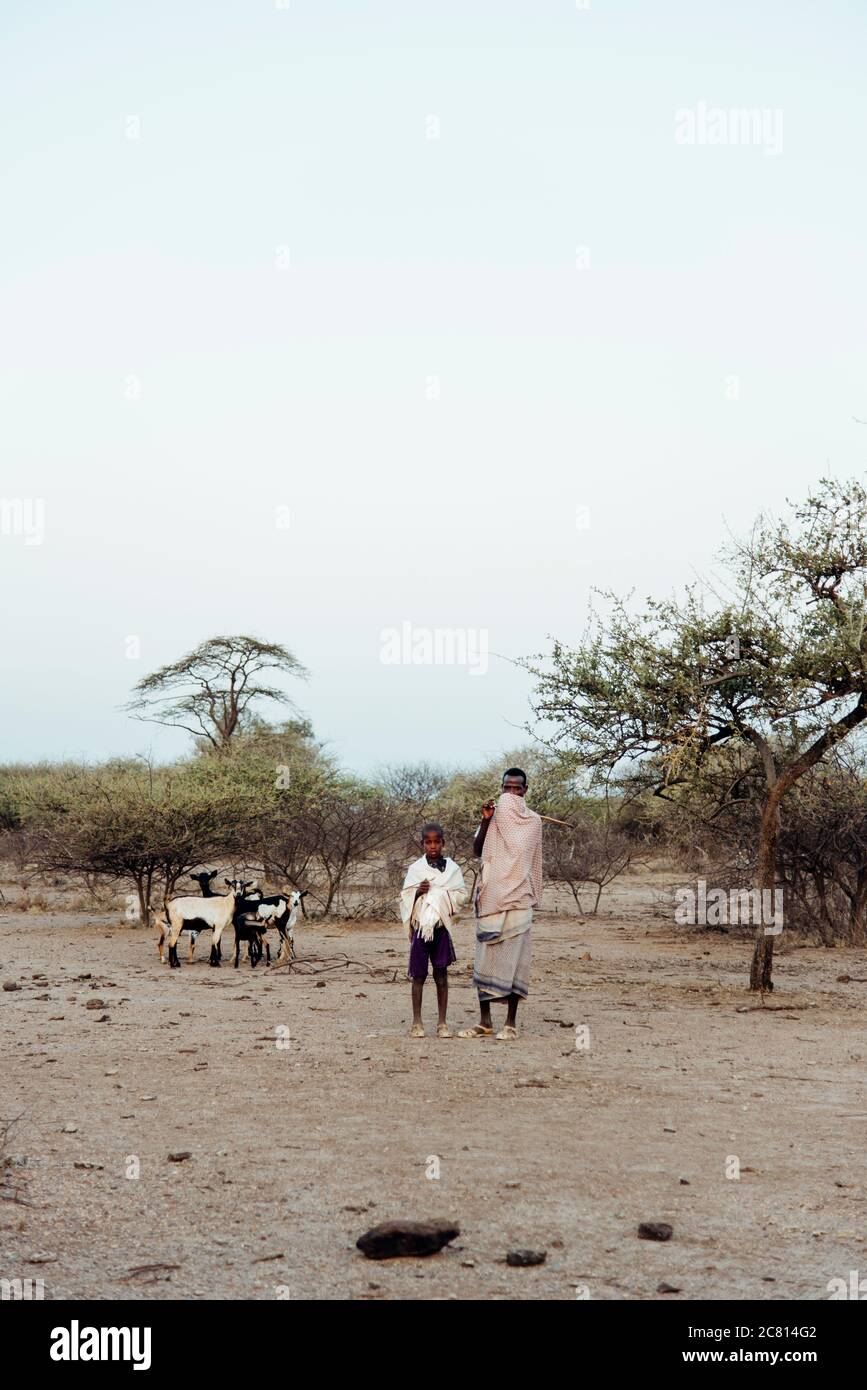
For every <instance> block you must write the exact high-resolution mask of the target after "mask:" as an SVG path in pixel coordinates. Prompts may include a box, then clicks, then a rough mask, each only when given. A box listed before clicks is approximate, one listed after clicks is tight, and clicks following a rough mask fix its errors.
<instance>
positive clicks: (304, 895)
mask: <svg viewBox="0 0 867 1390" xmlns="http://www.w3.org/2000/svg"><path fill="white" fill-rule="evenodd" d="M309 892H310V889H309V888H305V889H304V892H303V893H302V894H301V896H302V898H306V897H307V894H308V893H309Z"/></svg>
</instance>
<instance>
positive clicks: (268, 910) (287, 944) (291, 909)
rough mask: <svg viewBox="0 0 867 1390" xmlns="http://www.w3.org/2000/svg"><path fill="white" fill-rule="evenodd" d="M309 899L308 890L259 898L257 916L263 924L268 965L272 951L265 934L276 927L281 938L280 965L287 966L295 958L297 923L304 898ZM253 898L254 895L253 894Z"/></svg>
mask: <svg viewBox="0 0 867 1390" xmlns="http://www.w3.org/2000/svg"><path fill="white" fill-rule="evenodd" d="M306 897H307V889H306V888H305V889H304V891H303V892H299V891H298V889H297V888H295V889H292V890H291V891H290V892H289V893H275V894H274V895H273V896H272V897H268V898H263V897H259V899H258V906H257V908H256V916H257V917H258V919H259V921H260V922H261V923H262V927H261V932H262V939H263V942H264V946H265V958H266V964H268V965H270V964H271V951H270V948H269V946H268V938H267V936H266V935H265V933H266V932H267V931H268V928H269V927H276V928H277V934H278V936H279V937H280V953H279V955H278V957H277V963H278V964H279V965H286V964H287V963H288V962H289V961H290V960H294V958H295V931H294V928H295V923H296V922H297V920H298V909H299V907H300V906H301V900H302V898H306ZM251 898H252V894H251Z"/></svg>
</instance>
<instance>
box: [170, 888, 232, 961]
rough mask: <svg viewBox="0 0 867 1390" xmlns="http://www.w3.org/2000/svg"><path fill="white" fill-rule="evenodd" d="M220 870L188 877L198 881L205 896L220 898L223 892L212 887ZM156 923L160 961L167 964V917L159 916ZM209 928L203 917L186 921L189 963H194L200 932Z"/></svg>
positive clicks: (184, 927)
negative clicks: (164, 947)
mask: <svg viewBox="0 0 867 1390" xmlns="http://www.w3.org/2000/svg"><path fill="white" fill-rule="evenodd" d="M219 872H220V870H219V869H212V870H211V872H210V873H208V872H207V871H203V872H202V873H200V874H188V875H187V877H188V878H191V879H192V880H193V882H194V883H197V884H198V885H199V887H200V888H201V890H202V897H203V898H219V897H222V894H221V893H215V892H214V890H213V888H212V887H211V880H212V879H215V878H216V877H217V874H218V873H219ZM154 925H155V926H156V927H157V929H158V931H159V936H158V937H157V951H158V952H159V957H160V961H161V962H162V964H165V956H164V955H163V943H164V941H165V939H166V934H167V932H168V930H169V924H168V921H167V920H166V918H165V917H157V918H155V920H154ZM208 929H209V928H208V923H207V922H204V921H202V919H201V918H196V920H195V921H192V922H185V923H184V926H183V928H182V930H183V931H185V932H188V933H189V937H190V950H189V955H188V956H187V963H188V964H189V965H192V963H193V955H194V953H195V949H196V941H197V940H198V936H199V932H200V931H207V930H208Z"/></svg>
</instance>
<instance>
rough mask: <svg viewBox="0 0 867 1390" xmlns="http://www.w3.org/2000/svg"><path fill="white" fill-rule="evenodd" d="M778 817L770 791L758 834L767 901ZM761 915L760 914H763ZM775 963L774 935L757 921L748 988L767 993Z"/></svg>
mask: <svg viewBox="0 0 867 1390" xmlns="http://www.w3.org/2000/svg"><path fill="white" fill-rule="evenodd" d="M778 816H779V797H777V796H774V795H773V794H771V795H770V796H769V797H768V799H767V801H766V802H765V805H764V808H763V810H762V825H761V831H760V833H759V888H760V889H761V891H762V895H763V898H762V900H763V902H764V893H765V892H766V890H767V891H769V892H770V902H771V903H775V899H774V889H775V887H776V880H777V831H778ZM763 915H764V914H760V916H763ZM773 964H774V938H773V936H766V935H765V924H764V922H763V921H761V920H760V921H759V923H758V926H757V927H756V944H755V949H754V951H753V963H752V966H751V967H750V989H751V990H756V991H761V992H762V993H764V994H770V993H771V991H772V990H773V988H774V982H773V979H772V971H773Z"/></svg>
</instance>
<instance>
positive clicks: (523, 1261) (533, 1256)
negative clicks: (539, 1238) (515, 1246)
mask: <svg viewBox="0 0 867 1390" xmlns="http://www.w3.org/2000/svg"><path fill="white" fill-rule="evenodd" d="M547 1258H548V1251H547V1250H510V1251H509V1253H508V1255H507V1256H506V1264H507V1265H514V1266H517V1267H518V1268H521V1269H523V1268H525V1267H526V1266H527V1265H543V1264H544V1263H545V1261H546V1259H547Z"/></svg>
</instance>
